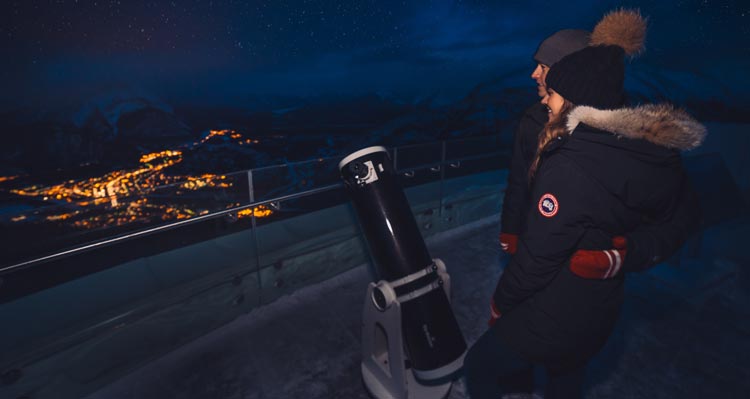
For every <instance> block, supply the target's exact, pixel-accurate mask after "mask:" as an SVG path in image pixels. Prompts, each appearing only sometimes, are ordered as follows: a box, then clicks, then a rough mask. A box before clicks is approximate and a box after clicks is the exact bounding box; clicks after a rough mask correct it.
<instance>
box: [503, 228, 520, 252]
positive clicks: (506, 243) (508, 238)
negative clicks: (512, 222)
mask: <svg viewBox="0 0 750 399" xmlns="http://www.w3.org/2000/svg"><path fill="white" fill-rule="evenodd" d="M500 248H502V250H503V251H505V252H507V253H509V254H511V255H514V254H515V253H516V249H517V248H518V236H517V235H515V234H510V233H500Z"/></svg>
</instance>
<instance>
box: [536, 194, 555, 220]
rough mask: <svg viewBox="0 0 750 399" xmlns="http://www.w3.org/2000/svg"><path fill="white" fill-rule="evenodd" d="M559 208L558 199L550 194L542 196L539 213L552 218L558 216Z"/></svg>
mask: <svg viewBox="0 0 750 399" xmlns="http://www.w3.org/2000/svg"><path fill="white" fill-rule="evenodd" d="M559 208H560V207H559V205H558V204H557V198H555V196H554V195H552V194H550V193H547V194H544V195H542V198H540V199H539V213H541V214H542V216H546V217H548V218H551V217H552V216H555V215H556V214H557V210H558V209H559Z"/></svg>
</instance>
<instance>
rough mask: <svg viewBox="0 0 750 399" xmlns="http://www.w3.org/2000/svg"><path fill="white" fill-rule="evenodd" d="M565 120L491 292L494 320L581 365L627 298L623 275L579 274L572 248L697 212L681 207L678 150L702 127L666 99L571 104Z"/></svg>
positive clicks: (561, 365) (692, 143)
mask: <svg viewBox="0 0 750 399" xmlns="http://www.w3.org/2000/svg"><path fill="white" fill-rule="evenodd" d="M568 126H569V130H571V131H572V133H571V134H570V135H569V136H567V137H565V138H562V139H559V140H556V141H555V142H553V143H551V144H550V145H548V146H547V148H546V151H545V153H544V155H543V158H542V162H541V165H540V168H539V170H538V171H537V174H536V176H535V178H534V182H533V186H532V189H531V192H530V209H529V212H528V213H527V218H526V220H525V229H524V231H523V233H522V234H521V237H520V240H519V245H518V252H517V253H516V255H515V256H514V257H513V258H512V259H511V261H510V263H509V265H508V266H507V268H506V269H505V271H504V272H503V274H502V276H501V278H500V280H499V282H498V284H497V288H496V290H495V293H494V297H493V300H494V303H495V306H496V307H497V308H498V309H499V310H500V312H501V313H502V317H501V318H500V319H499V320H498V322H497V323H495V326H494V327H493V329H494V330H495V331H496V332H497V333H498V334H499V335H500V337H501V338H502V339H503V340H504V341H505V342H506V344H507V345H509V347H512V348H514V349H515V350H517V351H518V352H519V354H521V355H522V356H524V357H525V358H527V359H529V360H531V361H533V362H536V363H540V364H544V365H546V366H547V367H549V368H550V369H552V370H565V369H570V368H574V367H580V366H582V365H584V364H585V363H586V362H587V361H588V360H589V359H590V358H591V356H593V355H594V354H595V353H596V352H597V351H598V350H599V349H600V348H601V346H602V345H603V344H604V342H605V341H606V339H607V337H608V336H609V334H610V333H611V331H612V329H613V327H614V325H615V322H616V320H617V317H618V314H619V309H620V306H621V304H622V299H623V282H624V275H618V276H617V277H615V278H612V279H606V280H594V279H584V278H581V277H578V276H576V275H574V274H573V273H572V272H571V271H570V270H569V267H568V260H569V259H570V256H571V255H572V254H573V252H575V251H576V250H577V249H607V248H610V247H611V238H612V236H615V235H624V234H625V233H626V232H629V231H634V230H638V229H639V228H643V227H644V226H647V225H659V224H660V223H662V222H663V221H669V220H674V219H676V218H678V217H693V216H694V215H690V214H685V213H682V212H679V211H678V210H679V209H681V207H680V204H681V201H686V200H688V201H693V199H692V198H693V195H692V191H691V190H690V188H689V183H688V181H687V177H686V175H685V171H684V169H683V166H682V160H681V157H680V153H679V150H685V149H690V148H694V147H696V146H698V145H699V144H700V142H701V141H702V139H703V137H704V135H705V128H703V126H702V125H700V124H699V123H697V122H696V121H694V120H693V119H692V118H690V117H689V116H688V115H687V114H685V113H684V112H681V111H678V110H674V109H673V108H671V107H670V106H643V107H638V108H628V109H621V110H614V111H602V110H597V109H594V108H591V107H577V108H575V109H574V110H573V111H572V112H571V114H570V115H569V117H568ZM680 215H682V216H680ZM680 223H681V224H685V225H690V224H691V222H690V221H684V220H683V221H680Z"/></svg>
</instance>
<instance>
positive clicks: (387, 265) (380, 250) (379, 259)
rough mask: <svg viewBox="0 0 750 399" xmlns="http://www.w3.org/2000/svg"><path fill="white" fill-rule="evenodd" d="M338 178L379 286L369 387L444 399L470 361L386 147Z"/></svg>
mask: <svg viewBox="0 0 750 399" xmlns="http://www.w3.org/2000/svg"><path fill="white" fill-rule="evenodd" d="M339 170H340V173H341V177H342V179H343V180H344V184H345V186H346V191H347V192H348V194H349V196H350V198H351V200H352V205H353V207H354V210H355V213H356V215H357V219H358V221H359V224H360V226H361V228H362V231H363V233H364V236H365V239H366V241H367V244H368V247H369V249H370V252H371V255H372V257H373V260H374V263H375V270H376V272H377V274H378V277H379V278H380V280H379V281H377V282H372V283H370V284H369V287H368V290H367V296H366V298H365V306H364V311H363V330H362V342H363V360H362V376H363V381H364V383H365V386H366V387H367V389H368V390H369V391H370V393H371V394H372V395H373V396H376V397H379V398H399V397H403V398H416V397H425V398H427V397H430V398H439V397H444V396H446V395H447V393H448V391H449V390H450V387H451V384H452V379H453V378H454V377H455V375H456V374H457V372H458V371H460V369H461V368H462V367H463V358H464V355H465V354H466V341H465V340H464V337H463V335H462V333H461V330H460V328H459V326H458V322H457V321H456V317H455V315H454V314H453V311H452V309H451V305H450V302H449V299H448V298H449V291H450V289H449V287H450V285H449V283H450V278H449V276H448V273H447V270H446V268H445V265H444V264H443V262H442V261H440V260H439V259H436V260H433V259H432V258H431V257H430V254H429V252H428V250H427V247H426V245H425V243H424V240H423V238H422V235H421V233H420V231H419V228H418V227H417V222H416V220H415V219H414V215H413V214H412V212H411V208H410V207H409V203H408V201H407V199H406V196H405V195H404V192H403V190H402V189H401V187H400V185H399V183H398V176H397V174H396V172H395V170H394V166H393V163H392V161H391V158H390V157H389V155H388V151H387V150H386V149H385V148H384V147H381V146H375V147H368V148H364V149H361V150H359V151H355V152H353V153H351V154H350V155H348V156H346V157H345V158H344V159H343V160H342V161H341V162H340V163H339ZM446 388H447V389H446Z"/></svg>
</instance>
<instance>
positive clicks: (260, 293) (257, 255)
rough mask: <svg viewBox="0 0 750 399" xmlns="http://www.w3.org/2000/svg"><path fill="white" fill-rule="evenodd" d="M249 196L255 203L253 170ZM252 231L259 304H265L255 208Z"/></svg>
mask: <svg viewBox="0 0 750 399" xmlns="http://www.w3.org/2000/svg"><path fill="white" fill-rule="evenodd" d="M247 187H248V188H247V194H248V198H249V200H250V203H251V204H252V203H254V202H255V186H254V184H253V170H252V169H248V170H247ZM250 220H251V225H250V230H251V231H252V237H253V247H254V248H255V276H256V278H257V279H258V304H259V305H260V304H262V303H263V284H262V283H261V281H260V245H259V244H258V228H257V227H258V226H257V224H256V219H255V208H254V207H253V208H250Z"/></svg>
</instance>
